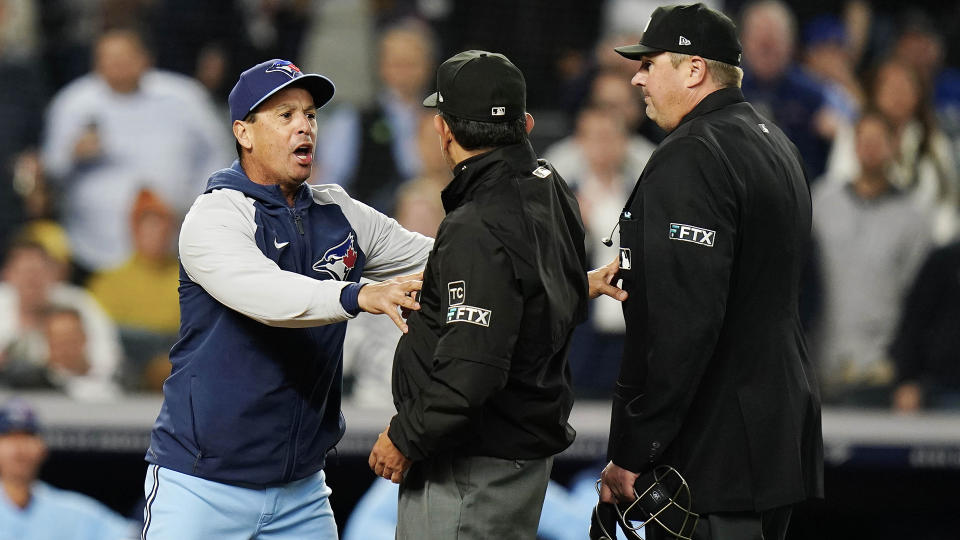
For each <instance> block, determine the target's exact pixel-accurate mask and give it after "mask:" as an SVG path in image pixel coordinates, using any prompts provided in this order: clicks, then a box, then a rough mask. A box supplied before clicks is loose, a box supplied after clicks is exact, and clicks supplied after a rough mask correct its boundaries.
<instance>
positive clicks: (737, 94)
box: [677, 87, 746, 127]
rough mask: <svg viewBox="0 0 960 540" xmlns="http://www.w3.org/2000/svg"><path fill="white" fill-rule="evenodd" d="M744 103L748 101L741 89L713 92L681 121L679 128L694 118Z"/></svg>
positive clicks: (730, 88) (724, 89)
mask: <svg viewBox="0 0 960 540" xmlns="http://www.w3.org/2000/svg"><path fill="white" fill-rule="evenodd" d="M744 101H746V99H744V97H743V92H742V91H741V90H740V89H739V88H736V87H728V88H721V89H719V90H716V91H714V92H711V93H710V94H708V95H707V97H705V98H703V99H701V100H700V103H697V106H696V107H694V108H693V109H692V110H691V111H690V112H688V113H687V114H686V116H684V117H683V119H682V120H680V123H679V124H678V125H677V127H680V126H682V125H683V124H684V123H686V122H689V121H690V120H693V119H694V118H697V117H700V116H703V115H705V114H708V113H712V112H713V111H715V110H717V109H722V108H724V107H726V106H728V105H733V104H734V103H741V102H744Z"/></svg>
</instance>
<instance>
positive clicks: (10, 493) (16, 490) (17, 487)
mask: <svg viewBox="0 0 960 540" xmlns="http://www.w3.org/2000/svg"><path fill="white" fill-rule="evenodd" d="M3 490H4V491H5V492H6V493H7V498H8V499H10V501H11V502H12V503H13V504H15V505H17V507H19V508H20V509H24V508H26V507H27V505H28V504H30V484H28V483H27V484H25V483H22V482H16V481H13V480H4V481H3Z"/></svg>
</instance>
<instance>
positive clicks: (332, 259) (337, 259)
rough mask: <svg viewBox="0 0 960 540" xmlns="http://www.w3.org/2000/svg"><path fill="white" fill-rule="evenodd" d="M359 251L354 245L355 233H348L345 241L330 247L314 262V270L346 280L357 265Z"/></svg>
mask: <svg viewBox="0 0 960 540" xmlns="http://www.w3.org/2000/svg"><path fill="white" fill-rule="evenodd" d="M358 256H359V252H358V251H357V248H356V247H355V246H354V240H353V233H350V234H348V235H347V238H346V239H344V241H343V242H340V243H339V244H337V245H336V246H334V247H332V248H330V249H328V250H327V251H326V253H324V254H323V257H320V260H319V261H317V262H315V263H313V270H314V271H315V272H320V273H323V274H326V275H328V276H330V277H331V278H333V279H336V280H339V281H344V280H346V279H347V276H349V275H350V271H351V270H353V267H354V266H356V265H357V257H358Z"/></svg>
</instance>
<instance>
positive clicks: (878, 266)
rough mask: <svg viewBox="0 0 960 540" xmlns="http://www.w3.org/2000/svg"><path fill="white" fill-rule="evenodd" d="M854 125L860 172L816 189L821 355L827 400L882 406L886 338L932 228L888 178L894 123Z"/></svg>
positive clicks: (874, 117) (887, 369) (887, 379)
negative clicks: (841, 182) (821, 304)
mask: <svg viewBox="0 0 960 540" xmlns="http://www.w3.org/2000/svg"><path fill="white" fill-rule="evenodd" d="M855 129H856V152H857V158H858V161H859V164H860V173H859V174H858V175H857V176H856V177H854V178H851V179H850V181H849V182H847V183H845V184H839V183H822V184H820V185H819V186H818V187H817V189H816V190H815V191H814V197H813V236H814V239H815V241H816V242H817V244H818V246H819V255H820V258H821V259H820V264H821V276H822V279H823V291H824V302H823V305H824V308H823V316H822V318H821V320H820V322H819V325H818V326H817V334H816V335H818V337H819V340H816V341H815V343H816V344H817V346H818V347H817V349H818V351H819V354H816V355H815V358H817V359H818V360H819V367H820V372H821V376H820V383H821V385H822V386H823V399H824V402H831V401H832V402H834V403H837V402H840V403H846V404H856V405H871V406H879V405H884V404H885V403H886V401H887V400H888V398H889V390H890V384H891V383H892V381H893V369H892V365H891V363H890V361H889V358H888V356H887V351H886V345H887V344H888V343H889V341H890V338H891V337H892V335H893V330H894V327H895V325H896V323H897V316H898V313H899V310H900V304H901V301H902V300H903V296H904V293H905V292H906V288H907V286H909V284H910V282H911V281H912V280H913V278H914V275H915V272H916V270H917V267H918V265H919V264H920V262H921V261H922V258H923V257H924V256H925V254H926V252H927V250H928V248H929V246H930V227H929V225H928V224H927V220H926V216H925V215H924V213H923V211H922V209H921V208H920V207H919V206H918V205H917V203H916V202H915V201H914V200H913V199H911V198H910V197H909V196H908V195H907V194H905V193H903V192H902V191H901V190H899V189H898V188H896V187H894V186H893V185H892V184H891V182H890V177H889V175H888V172H887V171H888V170H889V167H890V164H891V163H892V162H893V159H894V156H895V154H896V140H897V139H896V131H895V128H894V126H892V125H891V124H890V122H889V121H888V120H887V119H886V118H885V117H884V116H882V115H881V114H879V113H877V112H868V113H866V114H864V115H863V117H861V119H860V121H859V122H858V123H857V125H856V128H855ZM817 349H815V350H817Z"/></svg>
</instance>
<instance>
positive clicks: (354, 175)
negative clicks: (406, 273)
mask: <svg viewBox="0 0 960 540" xmlns="http://www.w3.org/2000/svg"><path fill="white" fill-rule="evenodd" d="M379 56H380V68H379V72H380V79H381V82H382V83H383V89H382V90H381V92H380V93H379V94H378V95H377V99H376V101H375V102H374V103H373V104H372V105H370V106H369V107H367V108H365V109H362V110H357V109H354V108H353V107H349V106H344V107H343V108H341V109H340V110H338V111H337V112H335V113H334V114H333V116H332V117H331V118H330V120H329V121H328V123H327V125H326V127H325V128H324V134H323V136H322V137H320V149H319V158H320V165H321V167H320V168H319V171H320V182H321V183H333V184H339V185H341V186H343V187H344V188H345V189H346V190H347V191H348V192H349V193H350V196H351V197H353V198H354V199H357V200H360V201H363V202H365V203H367V204H369V205H371V206H373V207H374V208H376V209H377V210H380V211H389V210H390V208H389V206H390V203H391V202H392V201H393V199H394V194H395V192H396V190H397V188H398V187H399V186H400V184H402V183H403V182H404V181H406V180H409V179H411V178H414V177H415V176H416V175H417V174H418V173H419V172H420V168H421V161H420V157H419V154H418V152H417V147H416V140H417V137H416V134H417V130H418V129H419V119H420V114H421V112H422V105H421V103H420V102H421V101H422V99H423V98H422V96H423V94H424V93H425V89H426V88H427V86H428V85H429V82H430V77H431V75H432V74H433V63H434V59H435V56H436V51H435V44H434V40H433V37H432V35H431V34H430V30H429V28H428V27H426V26H425V25H424V24H422V23H420V22H418V21H415V20H405V21H402V22H400V23H397V24H396V25H394V26H391V27H389V28H388V29H386V30H385V31H384V32H383V34H382V35H381V37H380V52H379Z"/></svg>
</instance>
